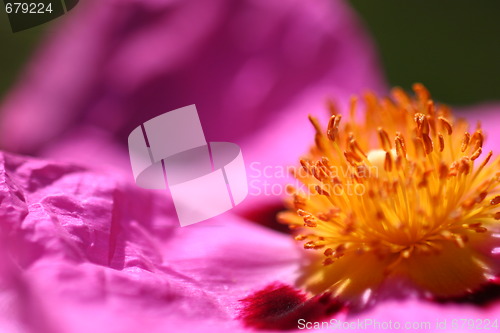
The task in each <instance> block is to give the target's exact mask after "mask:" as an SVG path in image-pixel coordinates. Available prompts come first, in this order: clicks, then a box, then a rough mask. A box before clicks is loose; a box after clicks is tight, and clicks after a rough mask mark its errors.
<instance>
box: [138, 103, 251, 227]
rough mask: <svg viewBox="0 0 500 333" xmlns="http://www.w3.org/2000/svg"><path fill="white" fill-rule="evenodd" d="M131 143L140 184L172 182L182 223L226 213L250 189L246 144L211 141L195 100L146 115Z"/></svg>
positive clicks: (160, 186)
mask: <svg viewBox="0 0 500 333" xmlns="http://www.w3.org/2000/svg"><path fill="white" fill-rule="evenodd" d="M128 147H129V154H130V162H131V165H132V172H133V175H134V178H135V181H136V184H137V185H138V186H140V187H142V188H146V189H167V187H168V188H169V190H170V192H171V195H172V199H173V202H174V206H175V210H176V212H177V216H178V218H179V222H180V224H181V226H187V225H190V224H193V223H197V222H201V221H204V220H207V219H209V218H211V217H214V216H217V215H219V214H222V213H224V212H226V211H228V210H230V209H232V208H233V207H235V206H236V205H238V204H239V203H241V202H242V201H243V200H244V199H245V197H246V196H247V194H248V183H247V175H246V171H245V164H244V162H243V156H242V154H241V149H240V147H238V146H237V145H236V144H234V143H229V142H209V143H207V142H206V140H205V135H204V133H203V128H202V127H201V122H200V118H199V116H198V112H197V110H196V106H195V105H189V106H186V107H183V108H180V109H177V110H174V111H170V112H167V113H164V114H162V115H160V116H158V117H155V118H153V119H151V120H148V121H146V122H145V123H144V124H142V125H141V126H139V127H137V128H136V129H134V130H133V131H132V133H130V135H129V137H128Z"/></svg>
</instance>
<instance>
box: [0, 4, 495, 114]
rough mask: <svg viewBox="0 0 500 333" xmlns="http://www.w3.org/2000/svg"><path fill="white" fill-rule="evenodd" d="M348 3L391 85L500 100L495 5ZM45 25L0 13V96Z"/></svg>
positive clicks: (452, 100)
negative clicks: (17, 23) (13, 21)
mask: <svg viewBox="0 0 500 333" xmlns="http://www.w3.org/2000/svg"><path fill="white" fill-rule="evenodd" d="M350 3H351V4H352V6H353V7H354V8H355V9H356V10H357V11H358V13H359V14H360V16H361V17H362V19H363V20H364V22H365V25H366V27H367V28H368V30H369V31H370V32H371V34H372V36H373V38H374V40H375V42H376V44H377V47H378V50H379V53H380V58H381V60H382V63H383V65H384V70H385V73H386V76H387V78H388V81H389V83H390V84H391V85H399V86H402V87H404V88H406V89H409V88H410V87H411V84H412V83H413V82H422V83H424V84H425V85H426V86H427V87H428V88H429V89H430V90H431V92H432V94H433V96H434V97H435V98H436V99H438V100H441V101H444V102H446V103H449V104H454V105H468V104H473V103H477V102H484V101H490V100H500V19H499V15H500V1H494V0H475V1H474V2H472V1H452V0H440V1H431V0H424V1H401V0H350ZM47 28H50V24H46V25H43V26H39V27H36V28H34V29H30V30H27V31H23V32H19V33H16V34H12V33H11V32H10V28H9V26H8V22H7V17H6V15H5V14H0V45H1V50H2V51H1V52H0V98H1V96H3V95H4V94H5V93H6V91H7V89H8V88H9V86H11V85H12V83H13V82H14V81H15V78H16V76H17V74H18V73H19V71H20V69H21V68H22V66H23V64H24V63H25V62H26V61H27V59H29V56H30V54H31V53H32V51H33V50H34V48H35V47H36V45H37V42H38V41H39V38H40V37H41V36H42V35H43V32H44V31H46V30H47Z"/></svg>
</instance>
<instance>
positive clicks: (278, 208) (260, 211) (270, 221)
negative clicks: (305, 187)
mask: <svg viewBox="0 0 500 333" xmlns="http://www.w3.org/2000/svg"><path fill="white" fill-rule="evenodd" d="M285 209H286V208H285V206H283V204H282V203H281V202H277V203H275V202H273V203H271V204H269V205H265V206H261V207H259V208H257V209H255V210H252V211H247V212H243V213H240V215H241V216H243V217H244V218H246V219H247V220H250V221H253V222H255V223H258V224H260V225H262V226H264V227H266V228H269V229H273V230H276V231H279V232H282V233H285V234H289V233H290V229H289V228H288V226H287V225H286V224H282V223H279V222H278V221H277V219H276V215H277V214H278V213H279V212H282V211H284V210H285Z"/></svg>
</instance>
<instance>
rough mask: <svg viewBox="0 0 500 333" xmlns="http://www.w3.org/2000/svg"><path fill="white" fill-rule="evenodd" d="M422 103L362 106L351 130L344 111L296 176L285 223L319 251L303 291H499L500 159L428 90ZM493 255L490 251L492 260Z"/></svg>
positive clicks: (396, 97)
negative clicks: (401, 286)
mask: <svg viewBox="0 0 500 333" xmlns="http://www.w3.org/2000/svg"><path fill="white" fill-rule="evenodd" d="M414 91H415V97H411V96H408V95H407V94H406V93H405V92H404V91H403V90H401V89H394V90H393V92H392V98H383V99H378V98H377V97H376V96H374V95H373V94H367V95H366V96H364V102H365V109H366V110H365V112H364V115H363V116H361V115H358V114H357V113H356V110H357V99H356V98H353V99H352V101H351V106H350V115H349V116H348V117H344V118H349V119H348V120H347V121H345V120H344V119H343V117H342V115H340V114H338V113H337V111H336V110H335V108H334V107H331V113H332V115H331V118H330V121H329V123H328V126H327V127H326V130H324V129H323V128H322V126H321V125H320V123H319V121H318V120H317V119H315V118H313V117H310V121H311V122H312V124H313V126H314V127H315V130H316V137H315V146H314V147H313V148H312V150H311V152H310V154H309V156H307V158H304V159H302V160H301V161H300V162H301V168H300V169H299V170H297V172H295V177H297V179H299V180H300V181H301V183H302V184H304V185H305V186H306V187H307V190H305V191H304V190H300V189H295V188H292V191H293V193H294V194H293V197H292V198H291V199H290V200H289V202H288V205H289V210H288V211H286V212H283V213H281V214H280V215H279V221H280V222H282V223H286V224H288V225H289V226H290V227H291V228H292V229H294V230H296V231H297V235H296V237H295V238H296V240H298V241H302V242H304V248H305V249H311V250H314V253H315V254H314V255H313V260H312V263H311V265H310V266H308V267H307V268H305V271H304V274H303V276H302V278H301V280H300V283H302V284H303V285H305V286H306V287H307V288H308V289H309V290H310V291H312V292H314V293H318V292H323V291H326V290H329V291H332V292H334V293H335V294H336V295H337V296H339V297H341V298H342V297H344V298H352V297H357V296H360V295H361V294H363V293H365V292H366V291H368V290H372V291H373V290H374V289H376V287H377V286H378V285H380V284H381V283H383V282H384V281H387V278H388V277H389V276H397V277H401V278H404V279H407V280H409V281H411V282H412V283H413V284H414V285H416V286H417V287H418V288H419V289H421V290H425V291H427V292H430V293H432V294H433V295H436V296H458V295H463V294H465V293H467V292H471V291H472V290H475V289H477V288H479V287H480V286H481V285H482V284H484V283H486V282H488V279H490V278H491V276H492V274H496V273H498V272H495V271H494V266H495V262H494V261H493V259H492V258H491V255H490V254H491V250H492V247H493V246H494V245H493V240H494V230H495V228H496V229H497V230H498V226H499V223H498V220H499V219H500V211H499V207H498V205H499V204H500V196H499V189H500V186H499V184H500V173H499V172H498V171H499V166H500V163H499V162H500V160H499V159H496V160H495V161H493V160H492V155H493V154H492V152H489V153H487V154H483V144H484V141H485V135H484V133H483V131H482V130H481V126H480V125H479V124H478V126H477V127H476V128H475V129H474V130H470V129H469V125H468V124H467V122H465V121H463V120H458V121H455V120H454V119H453V118H452V115H451V112H450V110H449V109H448V108H447V107H446V106H443V105H436V104H435V103H434V102H433V101H432V100H431V98H430V95H429V93H428V91H427V90H426V89H425V88H424V87H423V86H422V85H420V84H416V85H414ZM488 251H490V252H489V253H488Z"/></svg>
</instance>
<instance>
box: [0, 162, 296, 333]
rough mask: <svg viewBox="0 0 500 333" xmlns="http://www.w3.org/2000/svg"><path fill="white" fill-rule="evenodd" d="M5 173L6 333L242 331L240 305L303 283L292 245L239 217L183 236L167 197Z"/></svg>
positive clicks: (82, 175) (77, 177)
mask: <svg viewBox="0 0 500 333" xmlns="http://www.w3.org/2000/svg"><path fill="white" fill-rule="evenodd" d="M0 166H1V167H0V195H1V201H2V206H1V208H0V217H1V218H0V223H1V224H2V226H1V230H2V234H1V236H2V238H1V239H2V251H1V252H2V257H1V258H2V266H1V270H0V299H1V300H2V302H0V303H1V304H2V307H3V308H5V309H6V311H1V312H2V317H1V318H0V327H7V328H8V329H9V330H5V332H37V333H38V332H39V333H43V332H82V333H83V332H139V331H145V330H146V331H151V332H165V331H169V330H171V329H174V328H175V329H176V330H178V331H193V330H201V329H204V328H210V327H212V328H213V330H215V328H219V329H221V330H226V331H238V330H239V329H243V328H242V327H243V326H242V325H241V324H240V323H239V322H238V321H237V320H235V318H236V316H237V314H238V306H239V300H240V299H241V298H243V297H244V296H245V295H246V294H247V293H249V292H250V291H252V290H256V289H259V288H262V287H264V286H265V285H266V284H268V283H271V282H272V281H275V280H280V281H284V282H285V283H289V284H291V283H293V280H294V278H295V276H296V271H297V267H298V264H299V263H300V255H299V254H300V253H299V252H298V251H297V248H296V247H295V244H294V242H293V240H292V239H290V238H289V237H288V236H286V235H283V234H279V233H277V232H274V231H271V230H267V229H264V228H262V227H259V226H257V225H254V224H251V223H248V222H245V221H242V220H241V219H240V218H238V217H236V216H232V215H231V214H226V215H224V216H221V218H219V219H214V220H212V221H211V222H204V223H202V224H199V225H194V226H191V227H188V228H180V227H178V223H177V221H176V219H175V218H174V217H173V216H175V215H174V214H173V211H172V209H171V208H172V207H171V205H169V204H168V203H167V202H166V200H165V197H164V194H163V192H161V191H159V192H156V191H145V190H141V189H138V188H136V187H135V186H134V185H130V184H128V183H126V182H124V181H122V180H121V179H120V178H119V177H113V176H112V175H110V174H105V173H95V172H91V171H89V170H87V169H85V168H82V167H78V166H74V165H71V164H58V163H53V162H50V161H43V160H37V159H29V158H24V157H19V156H13V155H9V154H2V155H0ZM3 308H2V310H3ZM2 325H4V326H2ZM209 331H210V330H209Z"/></svg>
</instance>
